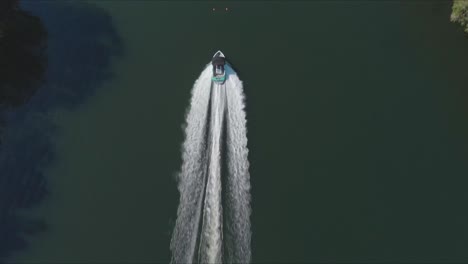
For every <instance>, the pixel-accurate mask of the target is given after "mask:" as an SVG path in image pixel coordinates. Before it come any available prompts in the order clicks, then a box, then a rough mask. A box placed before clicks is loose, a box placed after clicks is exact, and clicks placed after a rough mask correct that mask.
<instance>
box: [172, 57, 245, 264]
mask: <svg viewBox="0 0 468 264" xmlns="http://www.w3.org/2000/svg"><path fill="white" fill-rule="evenodd" d="M211 70H212V69H211V65H208V67H207V68H206V69H205V70H204V71H203V72H202V74H201V76H200V77H199V79H198V80H197V81H196V83H195V85H194V87H193V90H192V100H191V104H190V108H189V111H188V114H187V119H186V120H187V121H186V122H187V127H186V129H185V133H186V139H185V142H184V145H183V165H182V169H181V172H180V174H179V178H178V180H179V191H180V204H179V208H178V211H177V220H176V224H175V228H174V233H173V236H172V240H171V250H172V253H173V255H172V263H184V264H185V263H192V262H195V261H198V262H200V263H221V262H227V263H249V262H250V259H251V252H250V240H251V232H250V212H251V209H250V176H249V172H248V168H249V163H248V160H247V155H248V149H247V134H246V133H247V129H246V118H245V111H244V101H243V100H244V95H243V88H242V82H241V81H240V80H239V78H238V77H237V75H236V73H235V72H234V71H233V70H232V68H231V67H229V66H228V65H226V66H225V70H226V75H227V80H226V83H225V84H224V85H217V84H215V85H213V87H211V76H212V73H211ZM210 88H211V113H208V108H209V101H210V100H209V99H210ZM208 115H209V116H208ZM208 117H210V118H209V120H210V122H209V124H208ZM225 117H227V120H226V122H224V118H225ZM224 124H225V125H226V137H225V138H226V139H225V140H226V146H227V147H226V149H225V150H223V149H222V146H223V144H222V143H223V141H222V140H223V135H222V134H223V125H224ZM206 136H208V137H206ZM223 153H224V154H225V155H226V158H227V167H228V168H227V172H228V175H221V173H222V170H221V166H222V156H223V155H222V154H223ZM223 176H224V177H226V180H225V181H222V180H221V177H223ZM223 184H224V185H223ZM223 188H224V189H223ZM222 194H225V195H224V196H223V195H222ZM223 199H225V200H224V201H223ZM223 205H224V208H223ZM223 210H224V211H225V212H224V216H225V217H224V218H223ZM200 226H201V228H200ZM223 232H224V233H223ZM197 246H198V252H196V248H197ZM195 253H198V254H197V255H196V254H195ZM197 256H198V258H197Z"/></svg>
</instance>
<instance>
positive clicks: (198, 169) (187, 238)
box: [170, 65, 212, 263]
mask: <svg viewBox="0 0 468 264" xmlns="http://www.w3.org/2000/svg"><path fill="white" fill-rule="evenodd" d="M211 71H212V69H211V65H208V66H207V67H206V68H205V70H204V71H203V72H202V74H201V75H200V77H199V78H198V80H197V81H196V82H195V84H194V86H193V89H192V99H191V101H190V107H189V110H188V113H187V117H186V127H185V141H184V144H183V150H182V152H183V156H182V162H183V163H182V168H181V171H180V173H179V175H178V184H179V185H178V189H179V192H180V200H179V208H178V210H177V220H176V223H175V227H174V232H173V235H172V239H171V246H170V247H171V251H172V262H173V263H192V262H193V257H194V253H195V247H196V243H197V233H198V225H199V222H200V214H201V212H200V211H201V202H202V199H203V187H204V165H205V163H206V161H205V160H204V158H205V157H204V150H205V148H206V142H205V133H206V120H207V114H208V103H209V98H210V87H211V75H212V72H211Z"/></svg>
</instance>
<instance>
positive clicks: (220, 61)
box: [211, 57, 225, 65]
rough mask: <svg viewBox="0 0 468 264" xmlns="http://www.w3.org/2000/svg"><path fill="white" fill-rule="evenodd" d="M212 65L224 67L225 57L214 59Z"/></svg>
mask: <svg viewBox="0 0 468 264" xmlns="http://www.w3.org/2000/svg"><path fill="white" fill-rule="evenodd" d="M211 63H213V65H224V64H225V60H224V58H223V57H214V58H213V60H212V61H211Z"/></svg>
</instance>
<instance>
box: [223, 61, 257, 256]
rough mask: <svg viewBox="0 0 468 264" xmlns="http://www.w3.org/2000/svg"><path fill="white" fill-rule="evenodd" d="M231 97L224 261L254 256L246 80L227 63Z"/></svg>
mask: <svg viewBox="0 0 468 264" xmlns="http://www.w3.org/2000/svg"><path fill="white" fill-rule="evenodd" d="M226 74H228V75H229V78H228V79H227V81H226V98H227V135H226V136H227V157H228V171H229V175H228V177H227V190H226V197H227V202H226V204H227V206H228V208H226V209H227V210H228V214H227V216H228V217H227V219H226V224H227V228H226V231H227V234H226V243H227V244H226V247H225V249H226V250H225V257H224V261H225V262H227V263H249V262H250V260H251V251H250V243H251V231H250V213H251V209H250V174H249V161H248V159H247V156H248V152H249V151H248V149H247V128H246V123H247V121H246V117H245V111H244V108H245V105H244V92H243V87H242V81H241V80H239V78H238V76H237V74H235V72H234V71H233V70H232V68H231V67H229V66H228V67H226Z"/></svg>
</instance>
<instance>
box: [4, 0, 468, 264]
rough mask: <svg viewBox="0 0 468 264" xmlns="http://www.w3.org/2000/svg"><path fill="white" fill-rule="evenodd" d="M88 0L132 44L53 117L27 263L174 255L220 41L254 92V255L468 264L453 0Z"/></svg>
mask: <svg viewBox="0 0 468 264" xmlns="http://www.w3.org/2000/svg"><path fill="white" fill-rule="evenodd" d="M89 3H90V4H91V5H94V6H96V7H99V8H101V9H102V10H103V11H105V12H107V13H108V14H109V15H110V16H111V18H112V22H113V24H114V27H115V29H116V31H117V33H118V34H119V35H120V37H121V41H122V43H123V46H124V49H125V52H124V55H123V56H122V57H121V58H119V59H115V60H114V61H113V65H112V71H113V73H114V75H115V76H114V78H113V79H111V80H109V81H107V82H105V83H104V84H103V85H102V86H101V87H100V88H99V89H97V91H96V93H95V94H94V95H93V96H91V97H90V98H89V99H87V100H86V102H85V103H84V104H82V105H81V106H80V107H78V108H76V109H75V110H70V111H56V112H54V113H53V117H54V120H55V123H56V125H57V127H58V128H59V131H60V133H59V134H58V135H59V136H58V137H57V138H56V140H55V142H54V146H55V149H56V153H57V154H56V155H57V158H56V160H55V162H54V163H53V164H52V165H51V166H50V167H49V169H48V170H47V172H46V175H47V177H48V181H49V186H50V190H51V194H50V195H49V196H48V197H47V199H46V200H44V201H43V202H42V205H41V206H40V207H38V208H37V209H36V210H35V211H34V214H35V215H37V216H40V217H41V218H43V219H44V220H45V221H46V224H47V230H46V231H45V232H43V233H41V234H39V235H36V236H34V237H31V238H30V246H29V248H28V249H26V250H24V251H21V252H18V254H17V255H16V256H15V257H14V258H13V260H15V261H40V262H51V261H58V262H62V261H72V262H88V263H90V262H132V263H136V262H168V261H169V259H170V252H169V240H170V235H171V232H172V223H173V222H174V220H175V214H176V209H177V203H178V193H177V186H176V182H175V181H174V177H173V176H174V175H175V173H176V172H177V171H178V169H179V167H180V164H181V158H180V154H181V153H180V146H181V143H182V140H183V132H182V129H181V125H182V124H183V122H184V114H185V111H186V108H187V106H188V101H189V97H190V89H191V87H192V84H193V82H194V81H195V79H196V78H197V77H198V75H199V74H200V72H201V70H202V68H203V67H204V65H205V64H206V63H208V62H209V59H210V57H211V55H212V54H213V53H214V52H215V51H216V50H218V49H221V50H222V51H223V52H224V53H225V54H226V56H227V57H228V59H230V60H231V62H232V63H233V65H234V66H235V67H236V69H238V72H239V75H240V78H241V79H242V80H243V81H244V87H245V91H246V98H247V102H246V103H247V120H248V139H249V149H250V154H249V160H250V163H251V169H250V172H251V183H252V199H253V200H252V209H253V214H252V231H253V235H252V253H253V261H254V262H271V261H277V262H338V261H348V262H362V261H370V262H377V261H380V262H427V261H433V262H455V261H461V262H468V251H466V248H467V246H468V212H467V211H466V209H465V208H466V205H467V203H468V192H466V186H468V179H467V178H466V176H467V175H468V122H467V120H468V109H467V107H466V105H467V104H466V101H467V100H468V92H467V91H466V89H467V88H468V74H467V71H466V69H467V66H466V62H467V61H468V38H467V37H466V36H465V35H464V33H463V32H462V29H461V28H458V27H457V26H456V25H454V24H451V23H450V22H449V13H450V3H449V2H444V3H440V2H439V3H436V2H433V3H431V2H428V1H427V2H422V1H421V2H413V3H410V4H403V3H402V2H398V1H395V2H393V1H386V2H378V1H349V2H345V1H330V2H325V1H311V2H306V1H298V2H286V1H283V2H281V1H278V2H256V1H255V2H249V3H247V2H226V3H224V2H212V3H209V2H202V1H200V2H197V1H187V2H184V1H181V2H175V3H169V2H164V1H94V2H93V1H89ZM77 5H79V4H77ZM213 7H216V8H217V10H220V9H221V10H222V9H223V8H224V7H228V8H229V11H228V12H225V11H224V12H223V11H216V12H213V11H212V8H213ZM77 23H78V22H77ZM76 37H79V36H76ZM84 79H85V78H84ZM77 82H80V81H79V80H78V81H77ZM83 83H85V82H84V81H83ZM84 85H85V84H84Z"/></svg>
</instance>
